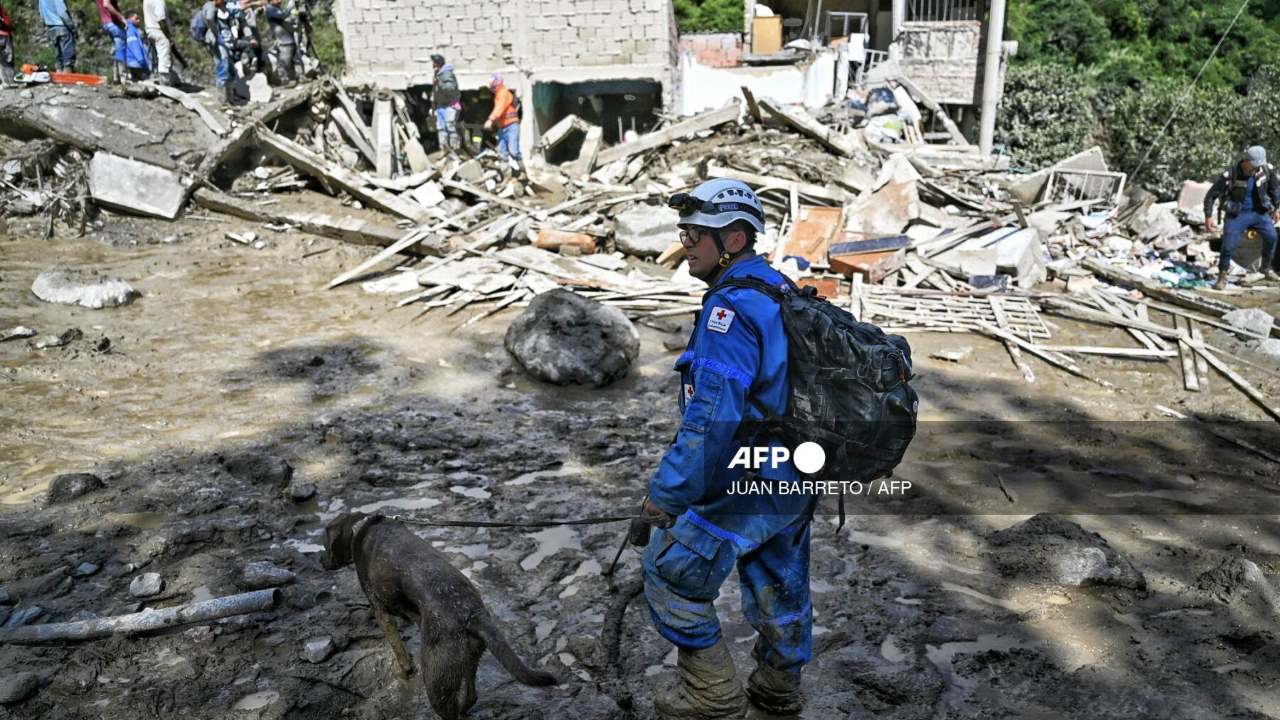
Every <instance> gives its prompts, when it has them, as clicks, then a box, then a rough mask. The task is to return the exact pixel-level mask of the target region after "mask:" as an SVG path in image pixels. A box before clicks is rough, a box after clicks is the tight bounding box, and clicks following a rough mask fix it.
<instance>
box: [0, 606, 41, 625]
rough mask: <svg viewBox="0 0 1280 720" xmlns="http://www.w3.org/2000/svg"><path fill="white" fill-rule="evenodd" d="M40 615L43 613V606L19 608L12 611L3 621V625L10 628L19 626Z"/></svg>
mask: <svg viewBox="0 0 1280 720" xmlns="http://www.w3.org/2000/svg"><path fill="white" fill-rule="evenodd" d="M41 615H44V608H42V607H40V606H39V605H32V606H31V607H24V608H19V609H17V610H14V611H13V614H12V615H10V616H9V619H8V620H6V621H5V623H4V626H5V627H6V628H8V629H10V630H12V629H13V628H19V627H22V626H23V625H30V624H31V623H32V622H33V621H35V620H36V619H37V618H39V617H40V616H41Z"/></svg>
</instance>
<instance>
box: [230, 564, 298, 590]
mask: <svg viewBox="0 0 1280 720" xmlns="http://www.w3.org/2000/svg"><path fill="white" fill-rule="evenodd" d="M297 577H298V576H297V575H295V574H293V573H292V572H291V571H289V570H286V569H284V568H282V567H280V566H279V565H275V564H273V563H269V562H267V561H265V560H259V561H257V562H251V563H249V564H248V565H245V566H244V568H242V569H241V570H240V575H239V577H237V578H236V587H238V588H240V589H241V590H265V589H266V588H272V587H279V586H281V585H288V584H289V583H291V582H293V581H294V580H295V579H296V578H297Z"/></svg>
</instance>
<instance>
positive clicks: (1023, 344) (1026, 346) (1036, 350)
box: [977, 320, 1115, 389]
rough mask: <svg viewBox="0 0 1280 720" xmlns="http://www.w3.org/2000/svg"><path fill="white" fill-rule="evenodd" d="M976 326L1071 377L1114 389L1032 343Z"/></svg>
mask: <svg viewBox="0 0 1280 720" xmlns="http://www.w3.org/2000/svg"><path fill="white" fill-rule="evenodd" d="M977 326H978V328H979V329H980V330H981V331H982V332H984V333H986V334H988V335H991V336H993V337H996V338H999V339H1002V340H1010V341H1012V342H1013V343H1014V344H1016V345H1017V346H1018V347H1020V348H1022V349H1023V350H1026V351H1027V352H1029V353H1031V354H1032V355H1035V356H1036V357H1038V358H1040V359H1041V360H1044V361H1045V362H1047V363H1049V364H1050V365H1053V366H1055V367H1058V368H1061V369H1063V370H1066V371H1067V372H1069V373H1071V374H1072V375H1075V376H1076V377H1081V378H1084V379H1085V380H1088V381H1090V382H1095V383H1097V384H1099V385H1101V386H1102V387H1104V388H1108V389H1113V388H1115V385H1112V384H1111V383H1109V382H1107V381H1106V380H1103V379H1101V378H1097V377H1094V376H1093V375H1090V374H1089V373H1086V372H1085V371H1083V370H1081V369H1080V367H1079V366H1078V365H1076V364H1075V363H1073V362H1070V361H1065V360H1063V359H1060V358H1057V357H1054V356H1053V355H1051V354H1049V352H1048V351H1046V350H1043V349H1041V348H1040V347H1039V346H1038V345H1033V344H1032V343H1029V342H1027V341H1026V340H1023V339H1022V338H1020V337H1018V336H1017V335H1014V334H1013V333H1011V332H1008V331H1005V330H1001V329H1000V328H997V327H993V326H991V325H989V324H987V323H985V322H983V321H981V320H979V321H977Z"/></svg>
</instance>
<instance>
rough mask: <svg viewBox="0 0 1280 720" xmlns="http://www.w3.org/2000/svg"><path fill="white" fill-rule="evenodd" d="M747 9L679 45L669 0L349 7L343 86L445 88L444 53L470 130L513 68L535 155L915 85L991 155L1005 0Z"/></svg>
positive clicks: (892, 0)
mask: <svg viewBox="0 0 1280 720" xmlns="http://www.w3.org/2000/svg"><path fill="white" fill-rule="evenodd" d="M743 7H744V18H745V20H744V25H743V28H742V30H741V31H740V32H732V33H711V34H690V35H683V36H682V35H681V34H680V33H679V31H678V29H677V27H676V21H675V14H674V11H673V9H672V5H671V3H670V2H669V0H514V1H513V2H498V1H497V0H487V1H486V2H459V1H457V0H446V1H443V2H440V1H434V0H417V2H407V3H406V2H393V1H392V0H339V2H338V3H337V16H338V22H339V27H340V29H341V31H342V34H343V37H344V41H345V50H346V66H347V71H346V76H345V78H344V80H345V82H346V84H348V85H355V86H359V85H370V86H374V87H377V88H381V89H387V90H418V89H421V90H426V89H428V88H429V86H430V85H431V84H432V83H433V81H434V73H433V69H432V65H431V59H430V56H431V55H432V54H433V53H441V54H443V55H445V56H446V57H447V58H448V59H449V60H450V61H451V62H452V63H454V64H455V69H456V71H457V76H458V79H459V83H460V85H461V87H462V89H463V90H464V93H468V94H469V95H470V100H471V102H469V103H468V102H464V116H463V119H462V123H463V126H464V127H466V126H467V125H469V124H470V125H475V124H478V123H480V122H482V121H483V118H484V111H485V108H486V103H485V102H483V97H484V95H483V89H484V88H485V86H486V84H487V82H488V80H489V78H490V76H491V75H492V74H494V73H499V74H502V75H503V77H504V79H505V80H506V82H507V85H508V86H509V87H511V88H513V89H514V90H515V91H516V93H517V94H518V95H519V96H520V97H522V98H524V99H526V112H525V122H524V124H523V126H522V144H523V145H525V146H526V147H533V146H534V144H535V143H536V142H537V141H538V140H539V139H540V138H541V137H542V136H543V135H544V134H546V133H548V132H550V131H551V130H552V128H554V127H555V126H556V125H557V123H559V122H561V121H562V120H564V119H565V118H566V117H568V116H570V115H572V116H574V117H576V118H579V119H581V120H582V121H583V122H584V123H586V124H588V125H595V126H598V127H599V128H600V129H601V132H602V135H603V142H604V143H605V144H606V145H613V144H616V143H618V142H621V141H623V140H624V139H625V138H626V137H628V132H631V133H632V134H633V135H632V136H634V135H635V134H643V133H645V132H647V131H649V130H651V129H653V128H654V127H656V126H657V125H658V124H659V122H660V120H661V119H662V117H663V116H666V117H673V116H676V117H683V116H689V115H694V114H696V113H699V112H702V111H704V110H709V109H713V108H716V107H721V106H723V105H724V104H725V103H726V102H728V101H729V100H731V99H733V98H735V97H737V98H740V99H741V98H743V94H744V93H743V88H746V89H747V90H749V91H750V92H751V93H753V94H754V95H756V96H759V97H762V98H767V99H770V100H772V101H774V102H778V103H782V104H804V105H806V106H807V107H809V108H811V109H815V108H820V107H823V106H825V105H828V104H830V103H831V102H833V101H837V102H839V101H843V100H844V99H845V96H846V94H847V91H848V89H849V88H850V87H851V86H860V85H861V86H865V85H868V84H871V83H875V82H878V81H884V80H896V79H898V78H899V77H902V76H905V77H906V78H907V79H908V80H909V81H910V82H911V84H912V87H913V90H912V92H913V93H916V94H919V95H922V96H924V97H925V98H926V99H927V100H928V101H929V102H926V103H925V104H927V105H928V104H933V103H936V104H938V105H939V106H940V107H941V109H942V112H940V113H937V114H939V115H941V114H942V113H945V114H947V115H948V116H949V119H954V120H955V121H957V122H959V123H960V125H961V127H962V128H963V129H964V131H965V132H966V134H967V135H969V136H973V135H975V133H974V123H975V122H976V121H977V120H978V118H979V117H980V116H983V117H985V118H986V121H987V122H986V123H984V125H983V127H982V129H981V140H982V150H983V152H984V153H989V152H990V150H991V135H992V130H993V128H994V115H995V109H996V103H997V102H998V100H999V97H1000V93H1001V90H1002V88H1003V77H1004V66H1005V58H1006V57H1007V55H1008V54H1009V53H1010V52H1012V51H1013V50H1014V49H1015V47H1014V46H1013V45H1012V44H1007V43H1004V42H1003V35H1004V3H1003V1H1002V0H995V1H994V2H991V1H988V0H913V1H912V2H908V0H827V1H826V2H824V1H823V0H775V1H774V2H771V3H768V4H766V3H762V2H756V0H744V6H743ZM620 18H626V21H625V22H620V21H619V19H620ZM988 79H990V82H988ZM982 107H985V108H986V112H985V113H980V112H979V108H982ZM468 108H469V109H468ZM939 119H940V118H939ZM937 122H938V119H935V120H934V124H935V125H936V124H937ZM988 124H989V125H990V128H988V127H987V125H988ZM950 137H951V136H950V135H947V134H945V133H938V134H937V135H936V136H934V138H925V139H944V140H945V139H948V138H950Z"/></svg>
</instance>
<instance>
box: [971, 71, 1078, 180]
mask: <svg viewBox="0 0 1280 720" xmlns="http://www.w3.org/2000/svg"><path fill="white" fill-rule="evenodd" d="M1093 95H1094V91H1093V89H1092V87H1091V85H1090V83H1089V79H1088V77H1087V76H1084V75H1083V74H1081V73H1079V72H1077V71H1074V70H1071V69H1069V68H1066V67H1062V66H1060V65H1031V66H1016V65H1015V66H1013V67H1011V68H1009V72H1008V75H1007V76H1006V79H1005V86H1004V101H1003V103H1001V107H1000V113H999V118H998V125H997V128H996V140H997V141H998V142H1001V143H1003V144H1004V146H1005V149H1006V152H1008V154H1009V155H1010V158H1011V159H1012V161H1013V164H1014V165H1016V166H1019V167H1023V168H1028V169H1032V170H1037V169H1039V168H1042V167H1046V166H1048V165H1052V164H1053V163H1055V162H1057V161H1059V160H1062V159H1063V158H1065V157H1068V156H1070V155H1073V154H1075V153H1077V152H1080V151H1081V150H1083V149H1085V148H1087V147H1088V146H1089V145H1090V144H1092V143H1093V138H1094V137H1095V136H1096V135H1097V122H1096V120H1095V118H1094V114H1093Z"/></svg>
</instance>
